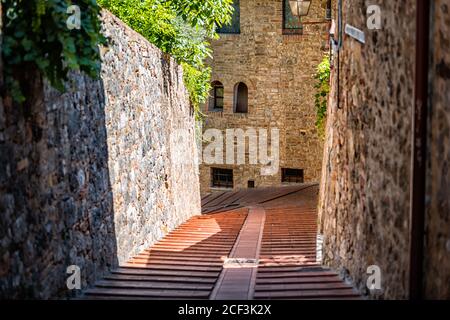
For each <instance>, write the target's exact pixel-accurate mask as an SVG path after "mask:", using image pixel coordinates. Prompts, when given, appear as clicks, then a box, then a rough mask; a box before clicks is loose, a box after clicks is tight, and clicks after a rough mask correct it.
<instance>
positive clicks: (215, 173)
mask: <svg viewBox="0 0 450 320" xmlns="http://www.w3.org/2000/svg"><path fill="white" fill-rule="evenodd" d="M211 172H212V186H213V187H217V188H233V169H220V168H212V171H211Z"/></svg>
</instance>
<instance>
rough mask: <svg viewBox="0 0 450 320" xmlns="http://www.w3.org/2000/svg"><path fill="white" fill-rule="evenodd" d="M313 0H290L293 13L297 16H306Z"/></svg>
mask: <svg viewBox="0 0 450 320" xmlns="http://www.w3.org/2000/svg"><path fill="white" fill-rule="evenodd" d="M311 1H312V0H289V5H290V6H291V11H292V15H293V16H296V17H299V18H300V17H304V16H307V15H308V12H309V7H310V6H311Z"/></svg>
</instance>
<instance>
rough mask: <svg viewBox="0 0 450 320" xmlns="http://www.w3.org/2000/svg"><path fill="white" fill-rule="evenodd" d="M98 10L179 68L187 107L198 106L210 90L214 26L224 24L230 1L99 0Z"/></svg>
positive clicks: (227, 17)
mask: <svg viewBox="0 0 450 320" xmlns="http://www.w3.org/2000/svg"><path fill="white" fill-rule="evenodd" d="M98 2H99V4H100V5H101V6H103V7H104V8H107V9H108V10H110V11H111V12H112V13H113V14H115V15H116V16H117V17H119V18H120V19H121V20H122V21H124V22H125V23H127V24H128V25H129V26H130V27H131V28H133V29H134V30H136V31H137V32H139V33H140V34H142V35H143V36H144V37H145V38H147V39H148V40H149V41H150V42H152V43H153V44H155V45H156V46H157V47H158V48H160V49H161V50H162V51H163V52H165V53H168V54H170V55H171V56H172V57H174V58H175V59H176V60H177V61H178V62H179V63H180V64H181V65H182V67H183V71H184V82H185V85H186V88H187V90H188V91H189V94H190V98H191V103H192V105H193V106H194V109H195V110H196V115H197V117H200V110H199V106H200V104H201V103H204V102H205V101H206V98H207V97H208V93H209V90H210V75H211V69H210V68H209V67H207V66H206V64H205V59H207V58H208V57H211V48H210V40H211V39H215V38H217V37H218V36H217V33H216V30H215V28H216V25H222V24H224V23H228V22H230V20H231V15H232V10H233V7H232V0H214V1H213V0H99V1H98Z"/></svg>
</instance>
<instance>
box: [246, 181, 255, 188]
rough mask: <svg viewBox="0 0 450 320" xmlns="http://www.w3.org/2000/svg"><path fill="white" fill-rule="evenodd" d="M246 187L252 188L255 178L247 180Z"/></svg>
mask: <svg viewBox="0 0 450 320" xmlns="http://www.w3.org/2000/svg"><path fill="white" fill-rule="evenodd" d="M247 187H248V188H254V187H255V180H248V182H247Z"/></svg>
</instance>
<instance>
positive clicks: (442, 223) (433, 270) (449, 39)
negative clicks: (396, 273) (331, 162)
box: [424, 0, 450, 299]
mask: <svg viewBox="0 0 450 320" xmlns="http://www.w3.org/2000/svg"><path fill="white" fill-rule="evenodd" d="M432 3H433V5H432V15H431V17H432V18H433V20H434V21H433V23H432V30H431V59H432V63H431V70H430V72H431V79H432V80H431V83H430V90H431V99H430V102H431V103H430V105H431V107H430V119H429V140H428V141H429V142H428V143H429V145H428V152H429V153H428V154H429V159H428V173H427V199H428V201H427V214H426V219H425V221H426V233H425V234H426V236H425V254H426V256H425V268H424V269H425V292H424V293H425V297H426V298H429V299H450V1H449V0H437V1H433V2H432Z"/></svg>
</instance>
